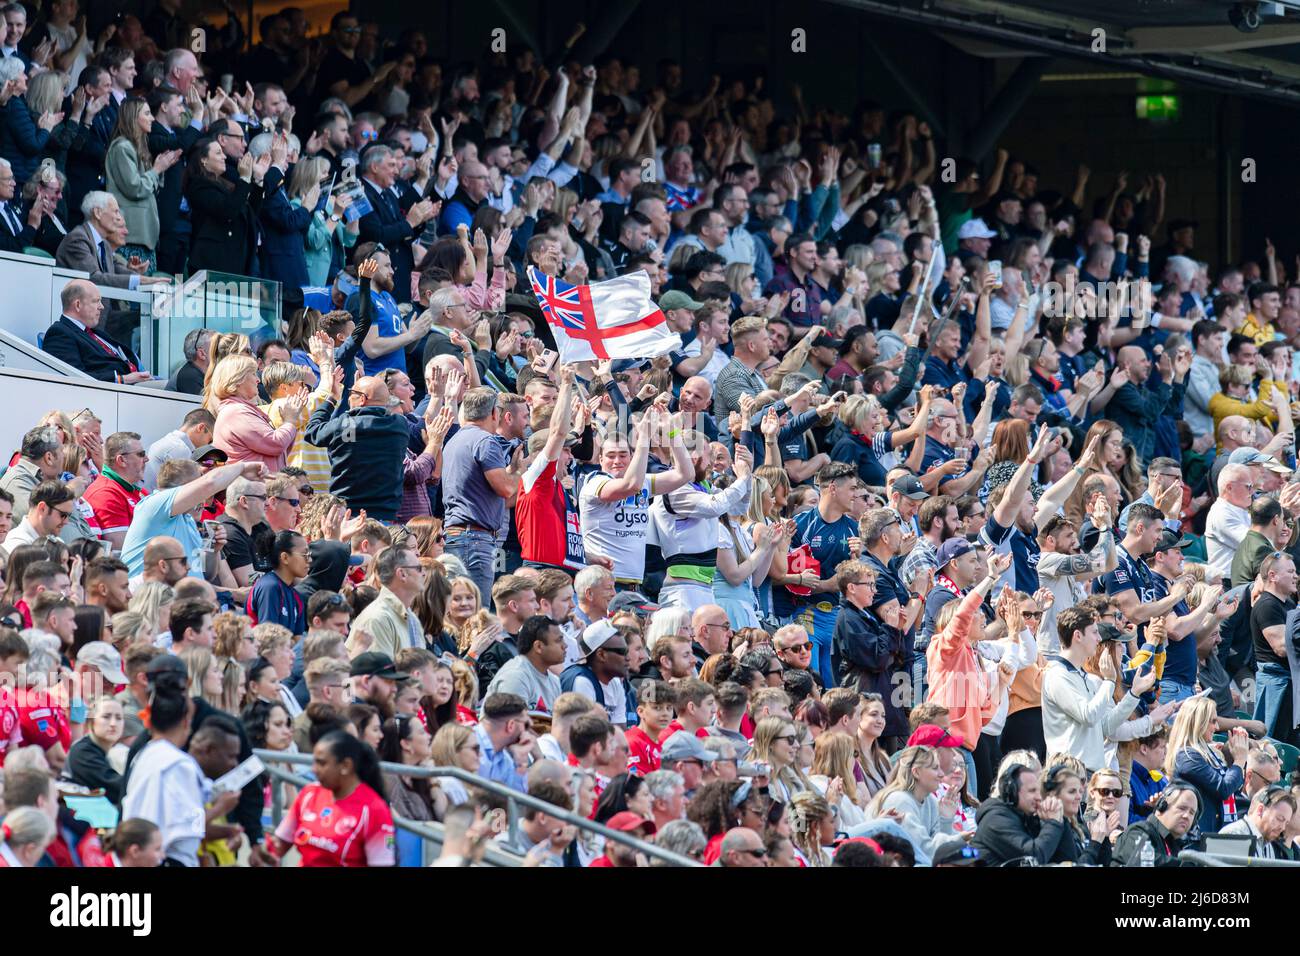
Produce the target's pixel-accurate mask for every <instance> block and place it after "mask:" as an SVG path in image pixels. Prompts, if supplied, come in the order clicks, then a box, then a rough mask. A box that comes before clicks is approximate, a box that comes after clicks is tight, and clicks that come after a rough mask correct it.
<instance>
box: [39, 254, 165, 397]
mask: <svg viewBox="0 0 1300 956" xmlns="http://www.w3.org/2000/svg"><path fill="white" fill-rule="evenodd" d="M59 297H60V301H61V302H62V305H63V314H62V315H61V316H59V318H58V320H57V321H56V322H55V323H54V324H53V325H51V326H50V327H49V328H48V329H47V330H46V332H45V338H44V339H43V340H42V343H41V348H42V349H43V350H44V351H45V352H48V353H49V354H50V355H53V356H54V357H55V358H57V359H59V360H60V361H62V362H66V363H68V364H69V365H71V366H72V367H73V368H75V369H79V370H80V371H82V372H85V373H86V374H87V375H89V376H90V377H91V378H94V379H98V380H99V381H101V382H118V383H120V384H123V385H134V384H136V383H137V382H147V381H149V379H151V378H152V377H153V376H152V375H150V374H149V373H148V372H146V371H143V370H142V369H141V368H140V359H139V358H138V357H136V354H135V353H134V352H132V351H131V348H130V346H128V345H124V344H122V343H121V342H118V341H116V340H115V339H113V338H110V337H109V335H108V333H106V332H101V331H100V329H99V324H100V320H101V319H102V318H103V315H104V300H103V298H102V297H101V296H100V294H99V290H98V289H96V288H95V286H94V285H93V284H92V283H90V282H88V281H87V280H85V279H73V280H72V281H71V282H69V283H68V284H67V285H65V286H64V287H63V291H62V292H61V293H60V296H59Z"/></svg>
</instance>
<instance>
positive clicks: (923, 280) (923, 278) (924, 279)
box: [907, 262, 934, 335]
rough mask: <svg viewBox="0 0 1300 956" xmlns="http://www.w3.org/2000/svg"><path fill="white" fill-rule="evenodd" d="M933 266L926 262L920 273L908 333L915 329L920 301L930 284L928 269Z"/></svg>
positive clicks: (919, 310) (919, 311) (931, 263)
mask: <svg viewBox="0 0 1300 956" xmlns="http://www.w3.org/2000/svg"><path fill="white" fill-rule="evenodd" d="M933 268H934V263H933V262H927V263H926V264H925V272H923V273H921V288H920V289H919V290H918V291H917V293H916V305H915V306H914V307H913V308H912V324H911V325H909V326H908V327H907V334H908V335H911V334H912V332H913V331H915V329H916V320H917V318H918V317H919V316H920V314H921V302H922V301H923V300H924V299H925V287H926V286H927V285H929V284H930V270H931V269H933Z"/></svg>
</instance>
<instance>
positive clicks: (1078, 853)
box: [1052, 825, 1111, 866]
mask: <svg viewBox="0 0 1300 956" xmlns="http://www.w3.org/2000/svg"><path fill="white" fill-rule="evenodd" d="M1052 862H1053V863H1078V864H1080V865H1082V866H1110V863H1111V849H1110V841H1109V840H1104V841H1102V842H1101V843H1098V842H1097V841H1096V840H1093V839H1091V838H1090V837H1088V836H1083V837H1081V836H1079V834H1078V833H1076V832H1075V830H1074V828H1073V827H1071V826H1069V825H1067V826H1066V828H1065V838H1064V839H1063V840H1061V842H1060V845H1058V846H1057V848H1056V855H1055V856H1053V857H1052Z"/></svg>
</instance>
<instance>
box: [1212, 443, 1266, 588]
mask: <svg viewBox="0 0 1300 956" xmlns="http://www.w3.org/2000/svg"><path fill="white" fill-rule="evenodd" d="M1254 471H1255V470H1254V469H1253V468H1252V467H1251V466H1250V465H1235V464H1233V463H1231V462H1229V463H1228V464H1226V465H1224V466H1223V470H1222V471H1220V472H1219V497H1218V498H1217V499H1215V502H1214V504H1212V505H1210V513H1209V515H1208V516H1207V517H1206V519H1205V545H1206V549H1207V550H1208V552H1209V568H1208V569H1207V570H1206V573H1205V579H1206V580H1207V581H1210V582H1215V581H1219V580H1222V579H1225V578H1227V577H1229V575H1230V574H1231V571H1232V558H1233V556H1234V555H1235V554H1236V552H1237V549H1238V548H1239V547H1241V542H1242V541H1243V540H1244V539H1245V537H1246V532H1248V531H1250V511H1249V508H1250V503H1251V501H1252V499H1253V498H1254V494H1255V486H1256V482H1255V474H1254Z"/></svg>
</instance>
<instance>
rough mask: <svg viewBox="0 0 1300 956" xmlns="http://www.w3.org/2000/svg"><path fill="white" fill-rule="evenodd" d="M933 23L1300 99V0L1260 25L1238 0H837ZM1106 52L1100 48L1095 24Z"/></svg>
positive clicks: (957, 37)
mask: <svg viewBox="0 0 1300 956" xmlns="http://www.w3.org/2000/svg"><path fill="white" fill-rule="evenodd" d="M829 2H831V3H835V4H836V5H838V6H842V7H846V8H850V9H857V10H861V11H862V12H863V13H866V14H868V15H871V16H877V17H882V18H886V19H890V20H895V21H898V22H900V23H907V24H911V25H913V26H924V27H927V28H929V29H932V30H935V31H937V32H939V33H941V34H943V35H945V36H946V37H947V38H948V39H949V40H950V41H951V42H953V43H954V44H956V45H958V46H961V47H962V48H963V49H965V50H966V51H967V52H970V53H974V54H977V55H983V56H991V57H996V56H1008V55H1020V56H1023V55H1026V54H1035V53H1037V54H1042V55H1050V56H1066V57H1078V58H1080V59H1084V60H1089V61H1091V62H1093V63H1095V64H1096V65H1098V66H1101V67H1104V68H1111V69H1118V70H1132V71H1136V72H1141V73H1145V74H1150V75H1154V76H1166V77H1170V78H1173V79H1179V80H1184V81H1187V82H1190V83H1199V84H1203V85H1206V86H1212V87H1216V88H1219V89H1225V90H1232V91H1235V92H1238V93H1241V94H1244V95H1248V96H1258V97H1265V98H1270V99H1276V100H1282V101H1285V102H1290V103H1294V104H1296V105H1300V0H1283V2H1272V3H1267V2H1266V3H1261V4H1245V6H1252V7H1258V8H1259V10H1260V13H1261V21H1260V24H1259V26H1258V28H1257V29H1256V30H1255V31H1253V32H1245V31H1243V30H1240V29H1238V28H1237V27H1236V26H1234V25H1233V24H1232V23H1231V22H1230V21H1229V14H1230V11H1232V10H1233V8H1234V7H1237V8H1240V7H1242V6H1243V4H1241V3H1236V2H1233V0H901V2H889V0H829ZM1098 28H1100V29H1102V30H1104V31H1105V42H1106V49H1105V52H1094V51H1093V49H1092V46H1093V44H1094V36H1095V34H1094V31H1095V30H1097V29H1098Z"/></svg>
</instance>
